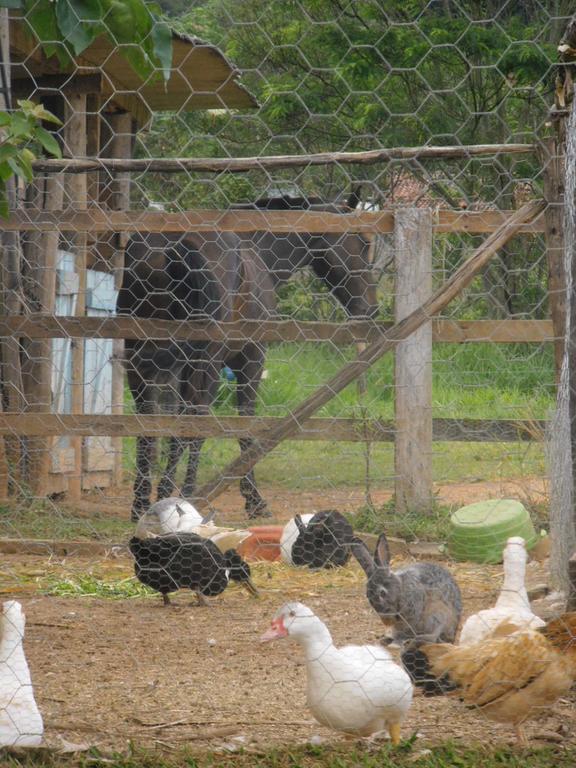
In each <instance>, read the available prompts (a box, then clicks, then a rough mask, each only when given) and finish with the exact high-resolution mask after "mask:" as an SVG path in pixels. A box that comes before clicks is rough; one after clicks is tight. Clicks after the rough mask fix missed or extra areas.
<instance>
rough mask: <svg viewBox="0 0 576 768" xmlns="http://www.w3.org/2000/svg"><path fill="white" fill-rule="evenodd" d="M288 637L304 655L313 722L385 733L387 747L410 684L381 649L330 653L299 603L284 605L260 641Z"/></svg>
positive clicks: (408, 699)
mask: <svg viewBox="0 0 576 768" xmlns="http://www.w3.org/2000/svg"><path fill="white" fill-rule="evenodd" d="M281 637H293V638H294V639H295V640H297V641H298V642H299V643H300V644H301V645H302V646H303V647H304V651H305V653H306V668H307V677H308V681H307V682H308V685H307V701H308V706H309V707H310V710H311V712H312V714H313V715H314V717H315V718H316V720H318V722H319V723H321V724H322V725H325V726H327V727H328V728H333V729H334V730H336V731H343V732H344V733H349V734H354V735H357V736H372V735H373V734H375V733H380V732H381V731H388V733H389V734H390V738H391V740H392V743H393V744H398V743H399V742H400V728H401V725H402V722H403V721H404V719H405V718H406V714H407V712H408V710H409V708H410V704H411V703H412V693H413V688H412V682H411V681H410V678H409V676H408V674H407V673H406V672H405V671H404V670H403V669H402V667H400V666H399V665H398V664H397V663H396V662H395V661H394V660H393V658H392V656H391V655H390V654H389V652H388V651H387V650H386V649H385V648H383V647H382V646H377V645H347V646H345V647H343V648H336V647H335V646H334V643H333V642H332V636H331V635H330V632H329V630H328V628H327V627H326V625H325V624H324V623H323V622H322V621H320V619H319V618H318V617H317V616H315V615H314V613H313V612H312V611H311V610H310V608H308V607H307V606H305V605H303V604H302V603H287V604H286V605H284V606H283V607H282V608H281V609H280V610H279V611H278V613H277V614H276V616H275V617H274V619H273V621H272V626H271V627H270V629H269V630H268V632H266V633H265V634H264V635H262V638H261V641H262V642H268V641H270V640H276V639H277V638H281Z"/></svg>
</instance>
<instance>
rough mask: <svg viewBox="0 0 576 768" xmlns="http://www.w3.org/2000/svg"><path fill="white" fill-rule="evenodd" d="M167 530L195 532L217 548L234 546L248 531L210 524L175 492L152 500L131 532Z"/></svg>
mask: <svg viewBox="0 0 576 768" xmlns="http://www.w3.org/2000/svg"><path fill="white" fill-rule="evenodd" d="M169 533H196V534H197V535H198V536H202V538H203V539H211V541H213V542H214V544H216V546H217V547H218V549H219V550H220V551H221V552H226V551H227V550H228V549H236V547H238V546H239V545H240V544H241V543H242V542H243V541H244V539H247V538H248V537H249V536H250V535H251V534H250V531H247V530H244V529H236V528H223V527H222V526H217V525H214V523H213V522H212V519H211V517H207V518H203V517H202V515H201V514H200V512H198V510H197V509H196V507H195V506H194V505H193V504H191V503H190V502H189V501H186V499H180V498H178V497H176V496H171V497H170V498H167V499H160V500H159V501H157V502H155V503H154V504H152V506H151V507H150V508H149V509H148V510H147V511H146V512H144V514H143V515H142V517H141V518H140V519H139V520H138V523H137V525H136V530H135V532H134V535H135V536H136V538H138V539H148V538H153V537H154V536H165V535H166V534H169Z"/></svg>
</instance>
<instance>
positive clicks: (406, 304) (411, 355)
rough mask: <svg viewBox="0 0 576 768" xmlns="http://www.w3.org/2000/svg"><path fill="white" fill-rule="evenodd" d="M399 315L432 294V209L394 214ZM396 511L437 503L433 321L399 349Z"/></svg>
mask: <svg viewBox="0 0 576 768" xmlns="http://www.w3.org/2000/svg"><path fill="white" fill-rule="evenodd" d="M394 232H395V253H396V298H395V301H396V313H395V320H396V322H400V321H401V320H404V318H405V317H407V316H408V315H409V314H410V313H411V312H413V311H414V310H415V309H417V308H418V307H419V306H421V305H422V304H424V303H425V302H426V301H427V300H428V299H429V298H430V296H431V295H432V212H431V211H430V210H424V209H418V208H402V209H400V210H398V211H397V213H396V217H395V226H394ZM395 398H396V416H395V420H396V440H395V452H394V465H395V494H396V509H397V511H398V512H400V513H405V512H429V511H430V506H431V503H432V323H431V322H430V323H427V324H426V325H423V326H422V327H421V328H420V329H419V330H418V331H416V332H415V333H413V334H412V336H410V338H409V339H407V340H406V341H403V342H402V343H401V344H399V345H398V347H397V348H396V357H395Z"/></svg>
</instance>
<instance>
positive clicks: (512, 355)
mask: <svg viewBox="0 0 576 768" xmlns="http://www.w3.org/2000/svg"><path fill="white" fill-rule="evenodd" d="M353 354H354V351H353V350H352V349H351V348H342V349H337V348H335V347H334V346H332V345H330V344H316V345H311V344H307V345H305V344H300V345H299V344H279V345H274V346H271V347H270V348H269V350H268V356H267V361H266V368H267V370H268V378H267V379H265V380H264V381H263V382H262V384H261V388H260V397H259V402H258V411H257V412H258V415H262V416H275V417H281V416H286V415H287V414H288V413H289V412H290V411H291V410H293V409H294V408H295V407H296V406H297V405H298V404H299V403H300V402H301V401H302V400H303V399H304V398H305V397H306V396H308V395H309V394H310V393H311V392H313V391H314V390H315V389H316V388H317V387H318V386H319V385H320V384H321V383H323V382H325V381H327V380H328V379H329V378H330V377H331V376H332V375H333V374H334V373H336V372H337V371H338V370H339V368H340V367H341V366H342V365H343V364H344V363H345V362H346V361H347V360H349V359H351V357H352V356H353ZM393 381H394V379H393V365H392V359H391V358H390V357H385V358H384V359H383V360H382V361H381V362H380V363H378V364H377V365H376V366H375V367H374V368H373V369H371V370H370V371H369V373H368V375H367V392H366V395H365V396H364V398H363V399H362V400H361V401H360V400H359V397H358V391H357V388H356V385H355V384H352V385H350V386H349V387H347V388H346V389H344V390H343V391H342V392H341V393H340V394H338V395H337V396H336V397H335V398H334V399H333V400H331V401H330V402H329V403H327V404H326V405H325V406H324V408H322V409H321V410H320V411H319V412H318V413H317V414H316V416H320V417H325V418H329V417H356V418H364V417H367V418H387V419H392V418H393V417H394V387H393ZM234 402H235V399H234V386H233V384H228V383H226V384H223V385H222V388H221V391H220V397H219V401H218V406H217V412H218V413H225V414H227V413H235V408H234ZM553 406H554V364H553V355H552V349H551V345H538V344H523V345H520V344H500V345H495V344H492V345H490V344H468V345H466V344H442V345H436V346H435V348H434V361H433V406H432V413H433V416H434V417H437V418H455V419H458V418H476V419H527V420H532V419H543V418H546V417H547V416H548V414H549V413H550V410H551V409H552V408H553ZM365 450H366V448H365V445H364V444H362V443H330V442H322V441H314V442H312V441H308V442H306V441H293V442H290V441H288V442H285V443H283V444H282V445H280V446H279V447H278V448H277V449H276V450H275V451H274V452H273V453H272V454H270V455H269V456H268V457H266V458H265V459H264V460H263V461H262V462H261V463H260V464H259V466H258V477H259V479H260V481H261V482H262V483H267V484H273V485H276V486H280V487H285V488H289V489H292V490H306V489H323V488H326V489H328V488H333V487H346V486H358V485H359V484H360V482H361V481H360V478H362V477H363V476H364V472H365ZM371 451H372V479H373V482H374V483H375V484H381V485H382V484H384V485H386V484H390V482H391V479H392V478H393V476H394V458H393V448H392V445H391V444H389V443H374V444H373V445H372V448H371ZM433 452H434V456H433V468H434V479H435V480H436V481H437V482H441V483H444V482H446V483H448V482H457V481H462V482H471V481H478V480H484V479H485V480H494V479H499V478H507V477H522V476H526V475H539V474H542V473H543V472H544V471H545V460H544V453H543V450H542V444H539V443H472V442H465V443H454V442H450V443H435V444H434V447H433ZM237 455H238V448H237V445H236V443H235V442H234V441H232V440H208V441H207V442H206V445H205V448H204V452H203V454H202V460H201V464H200V473H199V479H200V482H202V481H204V480H207V479H208V477H210V476H211V475H213V473H214V472H216V471H217V470H219V469H221V468H222V467H224V466H225V465H226V463H228V462H229V461H231V460H232V459H233V458H235V457H236V456H237ZM125 461H126V466H127V468H129V469H130V470H131V469H132V468H133V466H134V440H133V439H128V440H126V450H125Z"/></svg>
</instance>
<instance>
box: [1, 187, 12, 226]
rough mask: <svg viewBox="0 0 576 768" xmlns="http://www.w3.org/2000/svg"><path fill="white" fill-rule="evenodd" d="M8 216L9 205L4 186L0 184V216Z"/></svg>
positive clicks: (5, 217) (4, 217)
mask: <svg viewBox="0 0 576 768" xmlns="http://www.w3.org/2000/svg"><path fill="white" fill-rule="evenodd" d="M8 216H10V207H9V205H8V198H7V196H6V186H5V185H4V184H0V217H2V218H3V219H7V218H8Z"/></svg>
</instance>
